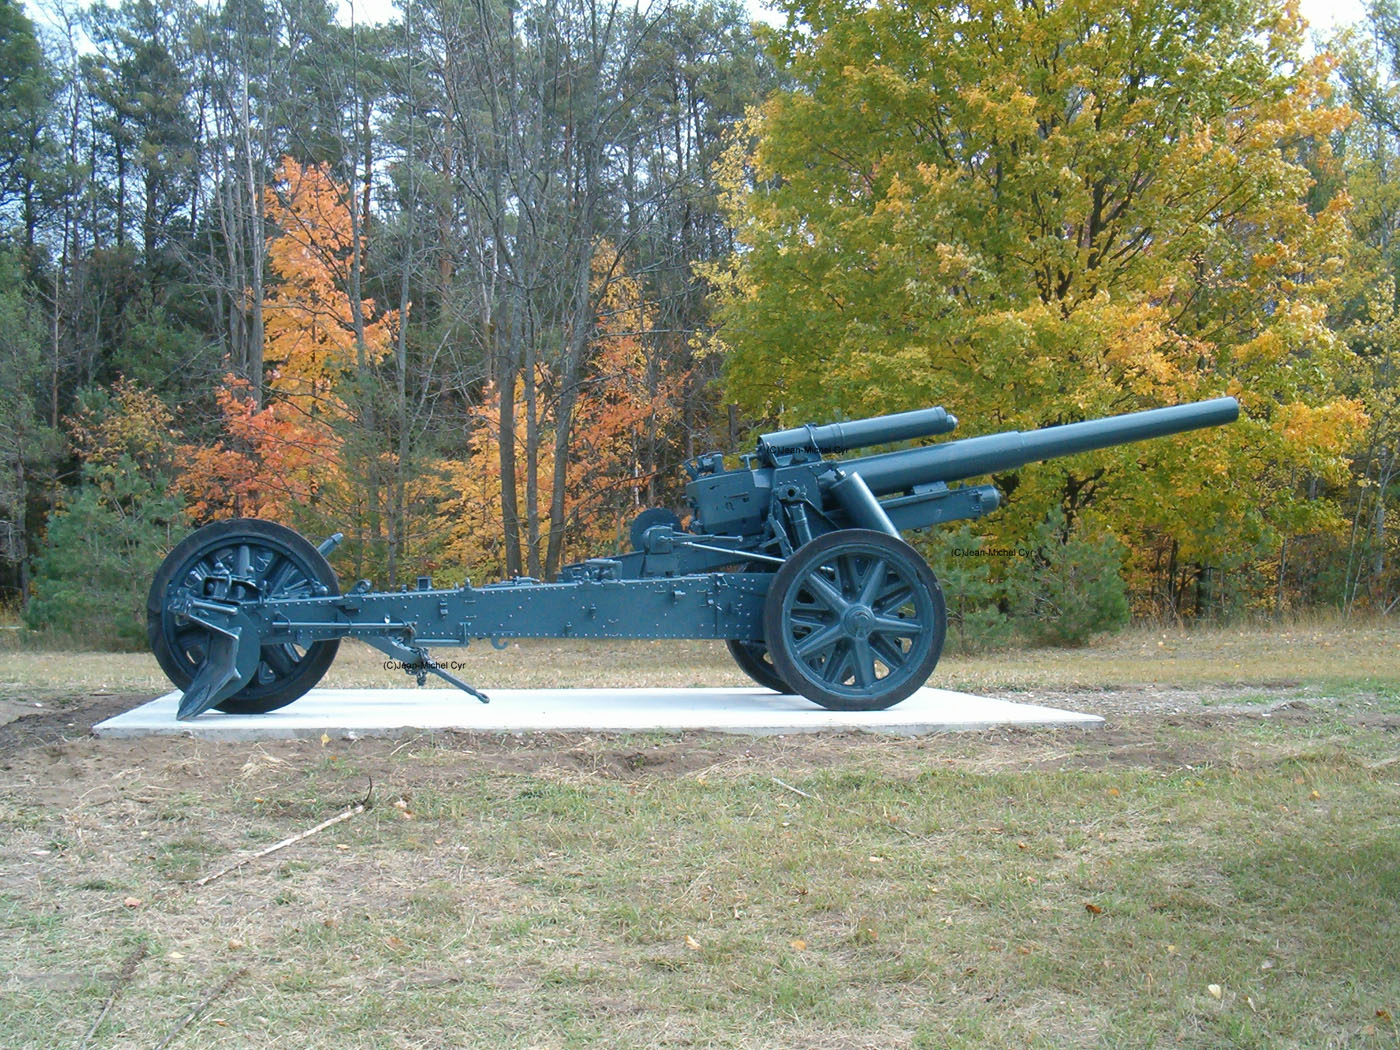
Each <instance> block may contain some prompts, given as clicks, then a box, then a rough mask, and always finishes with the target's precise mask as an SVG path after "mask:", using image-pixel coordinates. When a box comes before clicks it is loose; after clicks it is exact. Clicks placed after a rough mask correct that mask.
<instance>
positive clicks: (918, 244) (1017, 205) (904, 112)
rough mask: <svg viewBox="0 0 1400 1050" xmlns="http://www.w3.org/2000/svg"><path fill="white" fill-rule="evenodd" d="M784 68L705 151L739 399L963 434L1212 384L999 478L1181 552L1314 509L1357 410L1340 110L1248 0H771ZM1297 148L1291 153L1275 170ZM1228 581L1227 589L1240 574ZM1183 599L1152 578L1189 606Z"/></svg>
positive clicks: (1223, 548)
mask: <svg viewBox="0 0 1400 1050" xmlns="http://www.w3.org/2000/svg"><path fill="white" fill-rule="evenodd" d="M788 13H789V23H788V25H789V28H788V29H786V30H785V31H783V32H781V33H780V34H778V37H777V40H776V44H775V51H776V55H777V57H778V60H779V64H780V68H781V70H782V72H783V73H784V74H786V75H787V76H789V77H790V78H791V79H792V82H793V84H794V86H793V87H792V88H791V89H790V90H786V91H781V92H779V93H777V94H776V95H775V96H773V98H772V99H771V100H770V101H769V102H768V103H767V104H766V105H765V106H763V107H762V108H761V109H760V110H759V111H758V112H757V113H756V114H755V116H754V119H753V121H752V123H751V126H750V128H749V132H750V135H751V148H744V147H748V146H749V145H750V144H749V143H743V144H741V146H740V148H736V150H735V151H734V152H732V153H731V155H730V156H729V157H728V159H727V162H726V177H727V180H728V183H729V187H730V193H731V196H730V197H729V202H730V206H731V214H732V217H733V219H734V222H735V224H736V226H737V236H738V239H739V241H740V243H741V249H740V250H739V251H738V252H736V253H735V255H734V257H733V261H732V265H731V267H730V269H729V270H728V271H727V272H725V273H719V274H716V279H717V280H719V281H721V282H722V284H723V306H722V311H721V316H722V320H723V323H724V328H723V338H724V340H725V342H726V343H727V344H728V345H729V346H730V347H732V350H733V353H732V355H731V357H730V366H729V386H730V390H731V391H732V393H733V396H734V398H735V400H737V401H738V402H740V403H741V404H742V405H743V406H744V407H745V408H746V409H747V410H748V411H749V412H751V413H753V414H755V415H774V414H776V415H784V416H787V417H789V418H791V419H794V420H801V419H812V418H816V419H820V418H828V417H831V416H833V415H834V414H851V415H855V414H864V413H870V412H877V411H890V410H893V409H901V408H909V407H914V406H919V405H926V404H935V403H939V402H944V403H948V404H949V405H950V406H952V407H955V408H956V410H957V412H958V415H959V416H961V417H962V418H963V419H965V420H968V421H970V422H971V424H972V427H973V428H975V429H976V430H977V431H987V430H993V429H1004V428H1008V427H1015V428H1023V429H1024V428H1028V427H1036V426H1042V425H1046V424H1052V423H1060V422H1069V421H1073V420H1077V419H1083V418H1086V417H1092V416H1098V415H1104V414H1110V413H1115V412H1122V411H1129V410H1132V409H1135V408H1141V407H1148V406H1155V405H1160V404H1170V403H1176V402H1179V401H1185V400H1192V399H1197V398H1201V397H1208V396H1213V395H1217V394H1221V393H1227V392H1228V393H1234V394H1237V395H1238V396H1239V397H1240V399H1241V401H1242V403H1243V406H1244V409H1245V412H1246V414H1247V419H1246V420H1245V421H1244V422H1242V423H1241V424H1240V425H1237V426H1236V427H1233V428H1229V429H1227V430H1225V431H1221V432H1215V433H1212V435H1211V436H1210V437H1209V438H1208V439H1202V438H1200V437H1187V438H1181V439H1174V440H1170V441H1162V442H1154V443H1151V444H1149V445H1142V446H1134V447H1130V448H1126V449H1121V450H1109V451H1106V452H1103V453H1097V454H1093V455H1086V456H1080V457H1075V458H1073V459H1070V460H1061V461H1058V462H1056V463H1054V464H1049V465H1045V466H1041V467H1036V468H1035V469H1034V470H1031V471H1027V472H1025V473H1024V474H1021V475H1019V476H1008V477H1004V478H999V479H998V480H999V482H1001V483H1002V484H1003V488H1004V489H1006V490H1007V491H1008V493H1009V495H1010V499H1009V502H1008V507H1007V509H1006V510H1005V511H1003V512H1002V514H1001V515H999V516H998V518H997V519H995V521H994V522H993V523H992V526H991V527H992V529H993V530H994V531H995V532H998V533H1000V535H1001V536H1002V537H1003V538H1008V537H1009V538H1014V537H1016V536H1021V537H1024V536H1026V535H1028V534H1029V533H1030V532H1031V531H1032V529H1034V528H1035V526H1036V524H1037V523H1038V522H1040V521H1041V520H1043V518H1044V516H1045V514H1046V513H1047V512H1048V510H1049V509H1050V508H1052V507H1055V506H1059V507H1062V508H1063V509H1064V511H1065V512H1066V514H1067V516H1068V517H1069V519H1070V521H1071V524H1072V525H1073V524H1075V523H1076V519H1077V518H1079V517H1081V516H1088V517H1089V518H1090V519H1091V521H1090V524H1091V525H1092V526H1093V527H1094V528H1095V529H1097V528H1099V527H1103V526H1107V527H1108V529H1109V531H1111V532H1113V533H1115V534H1118V535H1119V536H1120V537H1121V538H1122V539H1124V540H1125V541H1127V542H1128V544H1129V547H1130V549H1131V552H1132V562H1131V564H1132V566H1133V568H1134V569H1135V570H1136V578H1138V579H1139V580H1143V579H1145V578H1147V577H1148V576H1150V574H1151V571H1152V567H1153V566H1154V565H1155V564H1157V562H1158V561H1159V560H1160V559H1159V553H1160V551H1161V549H1162V548H1163V547H1164V546H1168V547H1171V549H1172V550H1174V551H1175V552H1176V554H1177V556H1178V560H1179V561H1180V562H1183V563H1187V564H1190V565H1192V566H1193V567H1194V569H1193V571H1196V572H1197V573H1198V570H1199V569H1200V568H1201V567H1202V566H1204V565H1206V564H1208V563H1212V562H1215V563H1217V564H1225V565H1227V566H1228V567H1229V568H1230V569H1232V570H1236V571H1239V572H1241V573H1249V572H1257V571H1258V566H1259V564H1260V563H1261V562H1262V561H1264V560H1266V559H1268V558H1270V557H1271V556H1272V554H1273V553H1274V552H1276V551H1277V548H1278V544H1279V542H1280V540H1281V539H1282V538H1283V537H1285V536H1288V535H1294V534H1298V533H1302V532H1308V531H1313V530H1316V529H1319V528H1332V529H1338V528H1340V526H1341V517H1340V515H1339V514H1338V512H1337V508H1336V506H1335V503H1333V502H1331V501H1329V500H1326V499H1322V498H1313V497H1312V492H1313V491H1314V488H1313V487H1310V485H1309V481H1310V480H1311V479H1317V478H1319V477H1322V478H1327V479H1336V478H1338V477H1344V476H1345V473H1346V468H1347V460H1346V452H1347V450H1348V447H1349V444H1350V441H1351V438H1352V436H1353V434H1354V433H1355V432H1356V429H1357V428H1358V426H1359V425H1360V424H1361V421H1362V418H1363V413H1362V411H1361V409H1360V406H1359V405H1358V404H1357V403H1356V402H1355V401H1351V400H1347V399H1345V398H1342V397H1340V396H1339V393H1338V387H1337V380H1338V377H1339V376H1341V375H1343V374H1345V372H1346V370H1347V368H1348V367H1349V366H1350V364H1351V355H1350V353H1349V350H1348V348H1347V346H1346V345H1345V344H1344V343H1343V342H1342V341H1341V340H1339V339H1337V338H1336V337H1335V336H1334V335H1333V334H1332V332H1331V331H1330V330H1329V328H1328V326H1327V323H1326V322H1327V315H1328V303H1329V301H1330V298H1331V296H1332V295H1333V294H1334V292H1335V288H1336V282H1337V279H1338V275H1339V273H1340V271H1341V269H1342V266H1343V263H1344V261H1345V258H1346V251H1347V244H1348V239H1347V228H1346V222H1345V212H1346V206H1347V203H1348V201H1347V199H1346V198H1345V197H1344V196H1336V197H1334V198H1332V199H1330V200H1326V201H1323V202H1320V203H1319V202H1317V201H1316V200H1313V199H1312V197H1311V196H1310V194H1311V193H1312V190H1313V188H1314V178H1313V175H1312V170H1311V169H1310V165H1311V168H1312V169H1315V168H1317V167H1318V166H1326V165H1327V164H1329V163H1330V158H1329V154H1328V136H1329V135H1330V134H1331V133H1333V132H1335V131H1336V130H1337V129H1338V128H1340V127H1342V126H1343V125H1344V124H1345V122H1346V119H1347V114H1346V113H1345V111H1342V110H1338V109H1335V108H1333V107H1331V106H1330V105H1329V104H1328V87H1327V68H1326V65H1325V63H1324V62H1323V61H1321V60H1315V61H1304V60H1303V59H1302V58H1301V56H1300V50H1299V48H1300V41H1301V31H1302V29H1301V23H1300V22H1299V20H1298V19H1297V17H1296V15H1295V14H1293V13H1291V12H1290V11H1289V10H1287V9H1286V8H1285V7H1284V6H1283V5H1282V4H1279V3H1276V2H1273V0H1243V2H1239V0H1204V2H1195V3H1189V4H1188V3H1183V2H1180V0H1175V2H1173V0H1168V2H1166V3H1163V2H1160V0H1129V2H1127V3H1121V2H1118V0H1051V2H1049V3H1041V4H1025V3H1020V2H1017V0H971V2H970V3H966V4H959V5H952V6H949V5H944V4H941V3H935V2H932V0H906V2H902V3H891V4H879V5H870V6H866V5H859V4H854V3H847V2H843V0H810V2H803V0H792V2H791V3H790V4H789V6H788ZM1304 160H1307V161H1308V163H1307V164H1305V163H1304ZM1255 583H1256V585H1257V581H1255ZM1198 598H1199V595H1197V594H1196V593H1195V592H1194V591H1186V592H1173V594H1172V596H1171V600H1172V601H1173V602H1174V603H1176V604H1177V605H1178V607H1185V608H1187V609H1188V610H1189V608H1190V606H1191V604H1192V603H1193V602H1194V601H1196V600H1197V599H1198Z"/></svg>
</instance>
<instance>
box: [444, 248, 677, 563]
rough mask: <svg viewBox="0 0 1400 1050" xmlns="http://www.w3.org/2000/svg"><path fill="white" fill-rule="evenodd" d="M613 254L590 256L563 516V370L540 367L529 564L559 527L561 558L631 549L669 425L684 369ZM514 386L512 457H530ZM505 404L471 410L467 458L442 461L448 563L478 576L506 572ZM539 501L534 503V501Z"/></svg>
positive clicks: (527, 507) (527, 506)
mask: <svg viewBox="0 0 1400 1050" xmlns="http://www.w3.org/2000/svg"><path fill="white" fill-rule="evenodd" d="M616 260H617V256H616V253H615V251H614V250H613V249H612V247H611V246H609V245H606V244H605V245H603V246H602V247H601V248H600V249H599V251H598V252H597V253H596V255H595V257H594V262H593V276H592V292H593V295H594V297H595V301H596V303H597V309H596V317H595V319H594V331H593V334H592V338H591V339H590V341H589V354H588V363H587V367H586V369H585V375H584V378H583V380H582V382H581V384H580V388H579V391H578V396H577V400H576V402H575V404H574V406H573V412H572V415H571V421H570V431H569V435H568V441H567V442H566V443H564V444H565V446H566V447H567V449H568V457H569V458H568V464H567V467H566V470H565V473H564V476H565V478H566V479H567V481H566V486H565V499H564V514H563V517H562V519H558V520H556V519H555V518H554V516H553V515H551V513H550V511H549V508H550V506H551V503H552V502H553V496H554V481H553V479H554V477H555V476H556V472H555V469H554V466H555V455H556V453H555V449H556V448H558V447H560V446H559V443H558V442H557V441H556V439H557V437H558V405H559V401H560V396H561V390H560V386H561V383H560V378H559V376H558V374H557V373H556V372H555V371H554V370H552V369H550V368H548V367H547V366H545V365H537V366H536V369H535V390H536V391H537V395H539V396H537V398H536V411H537V412H538V414H539V418H538V419H537V421H536V424H535V426H534V427H533V440H534V442H535V455H534V458H533V463H534V469H535V477H536V483H535V484H534V485H533V486H530V485H521V486H519V488H518V501H517V502H518V505H517V507H516V513H517V516H518V519H519V520H520V521H522V522H527V521H533V522H536V523H538V527H537V528H536V529H533V530H531V532H530V534H529V536H528V539H527V542H528V543H529V544H531V545H533V546H534V547H535V550H534V551H533V552H527V554H533V558H530V557H527V559H526V563H527V564H531V563H533V564H542V563H543V562H544V559H543V558H542V557H541V552H542V551H543V549H544V548H545V547H546V546H547V545H548V544H549V541H550V538H551V536H552V535H554V533H555V532H556V530H561V529H562V530H563V542H562V545H561V549H562V551H563V558H564V560H568V559H569V558H572V557H576V556H585V555H587V554H591V553H593V552H595V551H606V550H617V549H621V548H622V547H623V546H624V545H625V544H626V542H627V541H626V527H627V524H628V522H629V521H630V520H631V518H632V517H633V516H634V515H635V514H636V512H637V511H638V510H639V509H640V508H641V507H642V506H643V504H644V502H645V501H646V499H647V496H648V495H649V493H650V492H651V491H652V490H653V489H654V484H653V483H654V481H655V470H656V468H655V466H654V461H655V457H654V456H653V455H652V453H651V450H652V449H653V448H654V447H655V446H656V445H657V443H658V441H659V440H660V438H661V435H662V434H663V433H664V432H665V430H666V429H667V428H668V427H671V426H674V424H675V422H676V419H677V414H678V412H679V404H680V395H681V392H682V389H683V387H684V384H685V383H686V381H687V379H688V372H687V371H686V370H685V369H684V368H682V367H681V366H678V365H677V364H675V362H674V361H672V360H671V359H669V358H666V357H664V356H663V355H662V354H660V353H658V352H657V351H656V347H655V339H654V331H653V329H654V327H655V320H654V312H653V309H652V307H651V305H650V304H649V303H648V302H647V300H646V297H645V294H644V291H643V289H642V286H641V282H640V281H638V280H637V279H636V278H634V277H632V276H631V275H629V274H627V273H625V272H623V271H622V270H621V269H620V268H619V267H618V266H617V265H616ZM523 386H524V384H523V383H519V382H518V383H517V385H516V390H515V392H514V397H513V401H514V406H515V411H514V413H513V420H514V434H515V436H514V440H515V442H516V452H517V457H516V460H517V462H519V463H525V462H527V461H529V457H528V455H527V452H528V448H527V445H528V444H529V442H530V440H531V437H530V431H531V428H530V427H529V426H528V425H527V418H528V411H529V406H528V405H527V404H526V398H525V396H524V391H523ZM500 402H501V398H500V397H499V396H498V395H497V390H496V388H495V386H494V385H490V386H488V387H487V388H486V390H485V391H484V392H483V394H482V398H481V406H480V407H479V408H477V409H476V410H474V412H473V421H474V428H473V432H472V437H471V440H470V445H469V450H468V453H467V456H466V457H465V458H464V459H463V460H461V461H453V462H443V463H440V464H439V475H440V477H441V478H442V479H443V484H442V486H441V488H440V489H439V492H440V496H439V518H438V523H437V524H438V528H439V529H440V530H441V532H442V533H443V534H444V535H446V536H447V537H448V538H447V541H446V546H445V549H444V554H443V559H444V561H446V562H448V563H449V564H453V565H459V566H461V567H463V568H464V569H466V570H467V571H469V572H470V573H471V574H472V575H474V576H482V577H495V576H500V575H503V574H504V572H505V567H506V557H505V548H504V543H503V539H502V536H501V526H500V523H501V520H502V513H501V511H502V504H501V498H502V496H501V493H502V486H501V474H500V464H501V456H500V439H501V419H500V412H499V409H498V408H497V407H496V406H497V405H499V404H500ZM532 500H533V506H531V501H532Z"/></svg>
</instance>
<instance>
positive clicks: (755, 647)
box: [725, 638, 797, 693]
mask: <svg viewBox="0 0 1400 1050" xmlns="http://www.w3.org/2000/svg"><path fill="white" fill-rule="evenodd" d="M725 645H727V646H728V647H729V655H730V656H732V657H734V662H735V663H736V664H738V665H739V670H741V671H743V672H744V674H746V675H748V676H749V677H750V678H752V679H753V680H754V681H755V682H757V683H758V684H759V685H761V686H763V687H764V688H765V689H771V690H773V692H775V693H795V692H796V691H797V690H795V689H793V687H792V686H790V685H788V684H787V683H786V682H784V681H783V678H782V675H780V674H778V669H777V668H776V667H774V666H773V657H772V656H771V655H770V654H769V652H768V646H766V645H764V644H763V643H762V642H741V641H738V640H736V639H734V638H731V639H729V641H727V642H726V643H725Z"/></svg>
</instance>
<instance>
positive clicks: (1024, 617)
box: [1006, 508, 1128, 645]
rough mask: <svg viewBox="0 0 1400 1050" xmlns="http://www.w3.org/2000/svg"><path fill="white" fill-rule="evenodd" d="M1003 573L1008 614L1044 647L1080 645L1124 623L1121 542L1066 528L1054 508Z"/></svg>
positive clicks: (1125, 594) (1125, 599) (1063, 517)
mask: <svg viewBox="0 0 1400 1050" xmlns="http://www.w3.org/2000/svg"><path fill="white" fill-rule="evenodd" d="M1027 547H1028V554H1029V556H1028V557H1024V558H1018V559H1017V561H1016V562H1015V564H1014V565H1013V566H1012V568H1011V571H1010V572H1009V573H1008V574H1007V581H1006V583H1007V593H1008V596H1009V599H1010V604H1011V610H1012V616H1013V617H1014V618H1015V620H1016V623H1017V626H1018V627H1019V628H1020V630H1022V631H1023V632H1024V633H1025V635H1026V637H1028V638H1030V639H1031V640H1032V641H1034V642H1039V643H1041V644H1049V645H1083V644H1084V643H1085V642H1087V641H1088V640H1089V639H1090V637H1092V636H1093V635H1094V634H1096V633H1099V632H1101V631H1116V630H1118V629H1119V628H1121V627H1123V626H1125V625H1126V624H1127V622H1128V595H1127V589H1126V588H1125V587H1124V585H1123V577H1122V575H1121V571H1122V566H1123V553H1124V551H1123V545H1122V544H1120V543H1119V542H1118V541H1117V540H1116V539H1114V538H1113V537H1112V536H1108V535H1099V536H1086V535H1084V534H1083V530H1082V529H1078V530H1076V529H1071V528H1070V526H1069V524H1068V522H1067V521H1066V519H1065V515H1064V513H1063V512H1062V511H1060V510H1059V509H1058V508H1057V509H1055V510H1054V511H1052V512H1051V513H1050V514H1049V516H1047V517H1046V519H1045V520H1044V521H1043V522H1041V523H1040V525H1039V526H1037V528H1036V530H1035V533H1034V535H1033V536H1032V538H1031V540H1030V542H1029V543H1028V544H1027Z"/></svg>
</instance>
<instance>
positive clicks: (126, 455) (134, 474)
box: [25, 380, 189, 648]
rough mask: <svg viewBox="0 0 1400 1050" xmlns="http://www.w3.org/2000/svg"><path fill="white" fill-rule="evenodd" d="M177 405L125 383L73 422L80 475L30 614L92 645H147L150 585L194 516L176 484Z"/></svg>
mask: <svg viewBox="0 0 1400 1050" xmlns="http://www.w3.org/2000/svg"><path fill="white" fill-rule="evenodd" d="M173 422H174V421H173V418H172V416H171V414H170V410H169V409H168V408H167V407H166V406H165V405H164V404H163V403H162V402H161V400H160V399H159V398H158V397H156V396H155V395H154V394H152V393H151V392H149V391H147V390H145V389H143V388H141V387H138V386H136V385H135V384H133V383H128V382H126V381H124V380H123V381H119V382H118V383H116V384H115V385H114V387H113V389H112V390H111V391H110V392H107V391H102V390H98V391H95V392H93V393H90V394H89V395H88V396H87V397H86V398H85V400H84V403H83V405H82V407H81V409H80V410H79V412H78V414H77V416H76V417H75V418H74V419H73V420H71V423H72V427H73V444H74V448H75V451H76V452H77V453H78V454H79V456H80V457H81V459H82V481H81V483H80V484H79V485H78V486H77V488H76V489H75V490H74V491H73V492H72V494H71V495H70V496H69V497H68V498H67V499H66V500H65V501H64V502H63V504H62V505H61V506H60V507H59V508H58V509H57V510H56V511H54V513H53V514H51V515H50V516H49V521H48V529H47V532H46V534H45V537H44V544H43V548H42V550H41V551H40V553H39V556H38V558H37V559H36V560H35V567H34V597H33V599H32V600H31V601H30V603H29V605H28V607H27V608H26V610H25V621H26V623H28V624H29V626H30V627H32V628H35V629H46V630H52V631H57V632H59V633H61V634H63V635H67V636H70V637H73V638H81V639H82V640H83V642H84V644H86V645H90V646H101V645H114V646H120V647H124V648H139V647H141V646H143V645H144V644H145V641H146V633H145V622H146V610H145V596H146V588H147V586H148V585H149V583H150V580H151V577H152V576H154V574H155V571H156V568H157V567H158V566H159V565H160V561H161V559H162V558H163V557H164V555H165V553H166V552H167V551H168V550H169V549H170V548H171V547H172V546H173V545H174V543H175V541H176V540H177V539H178V538H179V536H180V534H181V533H183V532H184V531H185V530H186V529H187V528H188V524H189V519H188V517H187V516H186V514H185V507H184V500H183V499H182V498H181V497H180V495H179V494H178V493H176V492H172V479H173V477H174V474H175V470H174V457H175V456H176V454H177V449H178V438H177V435H176V434H175V432H174V428H173Z"/></svg>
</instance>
